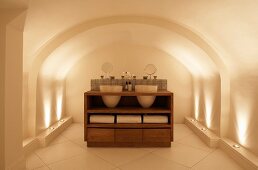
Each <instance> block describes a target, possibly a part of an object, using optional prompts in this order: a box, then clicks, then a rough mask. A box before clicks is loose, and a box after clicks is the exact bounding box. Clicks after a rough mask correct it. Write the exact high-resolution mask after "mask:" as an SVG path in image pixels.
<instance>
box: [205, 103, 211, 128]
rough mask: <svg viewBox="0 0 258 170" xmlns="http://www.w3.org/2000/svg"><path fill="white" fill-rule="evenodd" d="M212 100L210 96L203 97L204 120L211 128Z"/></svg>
mask: <svg viewBox="0 0 258 170" xmlns="http://www.w3.org/2000/svg"><path fill="white" fill-rule="evenodd" d="M211 115H212V101H211V99H210V98H206V99H205V122H206V126H207V127H208V128H211Z"/></svg>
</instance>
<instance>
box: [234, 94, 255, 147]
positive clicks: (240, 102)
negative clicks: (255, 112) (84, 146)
mask: <svg viewBox="0 0 258 170" xmlns="http://www.w3.org/2000/svg"><path fill="white" fill-rule="evenodd" d="M234 107H235V112H236V129H237V135H238V141H239V143H240V144H241V145H246V144H247V141H246V139H247V135H248V132H247V130H248V125H249V122H250V107H251V106H250V103H249V102H248V100H247V99H246V98H243V97H242V96H241V95H240V94H239V95H238V94H236V93H235V97H234Z"/></svg>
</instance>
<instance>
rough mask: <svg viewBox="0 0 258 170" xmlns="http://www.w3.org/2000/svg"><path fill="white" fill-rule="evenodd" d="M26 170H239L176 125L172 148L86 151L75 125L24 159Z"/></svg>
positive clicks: (221, 152)
mask: <svg viewBox="0 0 258 170" xmlns="http://www.w3.org/2000/svg"><path fill="white" fill-rule="evenodd" d="M26 165H27V170H31V169H33V170H34V169H36V170H49V169H53V170H157V169H160V170H171V169H173V170H186V169H193V170H240V169H242V168H241V167H240V166H239V165H238V164H237V163H236V162H235V161H234V160H232V159H231V158H230V157H229V156H227V155H226V153H224V152H223V151H222V150H220V149H211V148H209V147H207V146H206V145H205V144H204V143H203V142H202V141H201V140H200V139H199V138H198V137H197V136H196V135H195V134H194V133H193V132H192V131H191V130H190V129H189V128H188V127H187V126H185V125H184V124H176V125H175V142H173V143H172V146H171V148H87V147H86V143H85V142H84V141H83V124H78V123H74V124H72V125H71V126H70V127H69V128H67V129H66V130H65V131H64V132H63V133H62V134H61V135H60V136H59V137H57V138H56V139H55V140H54V141H53V142H52V143H51V144H50V145H49V146H48V147H45V148H41V149H38V150H36V151H35V152H34V153H32V154H31V155H29V156H28V157H27V161H26Z"/></svg>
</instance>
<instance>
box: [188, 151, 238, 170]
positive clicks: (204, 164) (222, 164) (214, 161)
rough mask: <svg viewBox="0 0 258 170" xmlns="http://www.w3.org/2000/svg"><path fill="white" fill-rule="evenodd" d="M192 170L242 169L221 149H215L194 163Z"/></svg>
mask: <svg viewBox="0 0 258 170" xmlns="http://www.w3.org/2000/svg"><path fill="white" fill-rule="evenodd" d="M192 169H193V170H207V169H208V170H243V169H242V168H241V167H240V166H239V165H238V164H237V163H236V162H235V161H234V160H233V159H231V158H230V157H229V156H228V155H227V154H225V153H224V152H222V151H221V150H216V151H214V152H213V153H211V154H210V155H209V156H207V157H206V158H205V159H203V160H202V161H201V162H199V163H198V164H196V165H195V166H194V167H193V168H192Z"/></svg>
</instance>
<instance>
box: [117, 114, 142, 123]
mask: <svg viewBox="0 0 258 170" xmlns="http://www.w3.org/2000/svg"><path fill="white" fill-rule="evenodd" d="M116 121H117V123H142V117H141V115H117V117H116Z"/></svg>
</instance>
